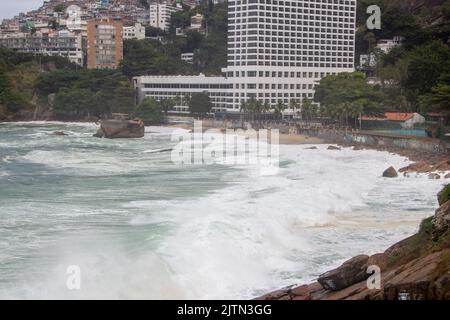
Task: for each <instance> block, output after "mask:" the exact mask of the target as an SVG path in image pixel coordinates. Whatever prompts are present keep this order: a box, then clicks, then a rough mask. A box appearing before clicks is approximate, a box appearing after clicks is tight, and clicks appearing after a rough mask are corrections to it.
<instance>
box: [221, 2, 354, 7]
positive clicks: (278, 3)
mask: <svg viewBox="0 0 450 320" xmlns="http://www.w3.org/2000/svg"><path fill="white" fill-rule="evenodd" d="M308 2H309V3H310V4H308ZM252 3H261V4H264V3H265V4H274V5H279V6H280V7H284V8H286V7H289V6H292V7H297V6H298V7H301V6H305V7H308V6H311V7H313V6H317V5H324V0H302V1H301V2H299V1H278V0H248V1H247V0H242V1H228V5H230V6H236V5H245V4H252ZM314 3H317V4H316V5H315V4H314ZM331 4H338V5H346V6H349V5H351V6H354V5H356V0H350V1H345V0H328V1H327V5H331Z"/></svg>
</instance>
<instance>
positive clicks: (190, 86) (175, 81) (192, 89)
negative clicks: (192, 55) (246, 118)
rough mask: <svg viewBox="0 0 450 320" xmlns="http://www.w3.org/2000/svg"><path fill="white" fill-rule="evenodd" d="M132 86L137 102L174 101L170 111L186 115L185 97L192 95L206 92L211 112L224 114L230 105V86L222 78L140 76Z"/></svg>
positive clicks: (187, 108)
mask: <svg viewBox="0 0 450 320" xmlns="http://www.w3.org/2000/svg"><path fill="white" fill-rule="evenodd" d="M133 80H134V86H135V88H136V90H137V98H138V101H139V102H140V101H142V100H144V99H145V98H152V99H155V100H157V101H161V100H164V99H175V101H177V102H178V103H177V105H176V106H175V107H174V108H173V109H172V110H171V111H174V112H180V113H187V112H189V107H188V106H187V99H186V97H188V96H191V95H192V94H193V93H200V92H207V93H208V95H209V97H210V98H211V102H212V103H213V106H214V107H213V111H215V112H226V111H227V110H228V106H229V104H230V103H231V100H230V97H231V86H230V85H228V84H227V80H226V79H225V78H224V77H206V76H205V75H203V74H200V75H198V76H142V77H135V78H134V79H133Z"/></svg>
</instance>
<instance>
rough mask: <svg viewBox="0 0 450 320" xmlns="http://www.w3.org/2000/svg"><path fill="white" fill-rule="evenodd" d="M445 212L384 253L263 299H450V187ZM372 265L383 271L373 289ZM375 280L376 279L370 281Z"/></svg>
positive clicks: (348, 263)
mask: <svg viewBox="0 0 450 320" xmlns="http://www.w3.org/2000/svg"><path fill="white" fill-rule="evenodd" d="M438 199H439V204H440V207H439V209H437V210H436V213H435V215H434V216H433V217H431V218H428V219H425V220H424V221H423V222H422V224H421V225H420V229H419V232H418V233H417V234H415V235H413V236H411V237H409V238H406V239H404V240H402V241H400V242H398V243H396V244H394V245H393V246H391V247H390V248H388V249H387V250H386V251H385V252H383V253H378V254H375V255H373V256H370V257H368V256H365V255H361V256H357V257H355V258H353V259H350V260H348V261H346V262H345V263H344V264H343V265H342V266H340V267H339V268H337V269H334V270H332V271H329V272H326V273H324V274H322V275H321V276H319V278H318V281H317V282H314V283H311V284H309V285H301V286H292V287H290V288H285V289H282V290H278V291H275V292H273V293H270V294H267V295H264V296H261V297H259V298H257V299H258V300H278V299H280V300H367V299H370V300H381V299H383V300H450V201H449V200H450V185H448V186H446V187H445V188H444V190H443V191H441V192H440V193H439V196H438ZM369 266H376V267H378V268H379V270H380V271H381V274H380V275H379V280H380V281H379V287H377V286H373V285H370V284H373V283H374V282H373V281H372V280H373V279H372V276H371V275H370V274H368V273H367V271H368V269H367V268H368V267H369ZM369 276H371V277H370V278H369Z"/></svg>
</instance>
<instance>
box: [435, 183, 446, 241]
mask: <svg viewBox="0 0 450 320" xmlns="http://www.w3.org/2000/svg"><path fill="white" fill-rule="evenodd" d="M449 186H450V185H449ZM431 223H432V230H431V234H432V236H433V240H435V241H436V240H438V239H439V237H440V236H441V235H443V234H444V233H445V232H447V231H448V230H449V229H450V201H449V200H448V199H447V201H446V202H445V203H443V204H442V205H441V206H440V207H439V209H437V210H436V213H435V215H434V217H433V219H432V221H431Z"/></svg>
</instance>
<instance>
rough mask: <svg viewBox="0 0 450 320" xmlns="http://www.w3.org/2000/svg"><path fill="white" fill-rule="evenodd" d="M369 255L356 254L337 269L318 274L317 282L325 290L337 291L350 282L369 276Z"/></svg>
mask: <svg viewBox="0 0 450 320" xmlns="http://www.w3.org/2000/svg"><path fill="white" fill-rule="evenodd" d="M368 261H369V256H366V255H360V256H356V257H354V258H352V259H350V260H348V261H346V262H344V264H343V265H342V266H340V267H339V268H337V269H334V270H331V271H328V272H326V273H324V274H322V275H320V276H319V279H317V282H319V283H320V284H321V286H322V287H323V288H324V289H326V290H332V291H337V290H340V289H343V288H347V287H349V286H351V285H352V284H355V283H358V282H360V281H363V280H365V279H367V278H368V277H369V275H368V274H367V272H366V271H367V267H368V264H367V262H368Z"/></svg>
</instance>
